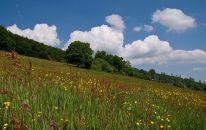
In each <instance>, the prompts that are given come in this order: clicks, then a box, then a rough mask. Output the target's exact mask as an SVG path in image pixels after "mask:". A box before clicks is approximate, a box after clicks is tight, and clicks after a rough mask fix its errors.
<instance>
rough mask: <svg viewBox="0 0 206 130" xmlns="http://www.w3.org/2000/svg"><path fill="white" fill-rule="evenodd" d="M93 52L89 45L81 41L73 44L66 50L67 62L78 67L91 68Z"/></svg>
mask: <svg viewBox="0 0 206 130" xmlns="http://www.w3.org/2000/svg"><path fill="white" fill-rule="evenodd" d="M92 54H93V51H92V49H91V48H90V44H89V43H83V42H80V41H75V42H72V43H71V44H70V45H69V46H68V48H67V50H66V61H67V62H68V63H72V64H76V65H77V66H78V67H80V66H84V67H85V68H88V69H89V68H91V65H92Z"/></svg>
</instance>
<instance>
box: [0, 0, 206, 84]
mask: <svg viewBox="0 0 206 130" xmlns="http://www.w3.org/2000/svg"><path fill="white" fill-rule="evenodd" d="M205 5H206V1H205V0H196V1H192V0H190V1H188V0H181V1H179V0H171V1H168V0H155V1H154V0H138V1H137V0H130V1H119V0H104V1H98V0H88V1H85V0H61V1H57V0H35V1H34V0H2V1H1V5H0V24H1V25H3V26H5V27H11V28H10V29H11V30H12V29H13V30H15V32H14V33H19V32H21V31H22V30H25V29H30V32H31V30H33V29H34V26H35V25H37V24H46V25H47V26H46V27H45V28H44V29H47V28H49V27H51V26H52V25H54V26H55V28H50V31H48V35H47V36H45V37H49V38H50V37H54V38H53V39H50V41H48V44H50V43H52V42H56V44H52V45H54V46H56V47H60V48H63V47H65V44H66V43H67V42H68V41H69V40H70V41H72V40H77V39H78V38H79V40H83V41H84V40H86V41H98V40H97V39H95V37H94V39H91V37H90V35H91V33H92V34H93V32H89V31H91V28H94V27H100V28H102V29H103V28H104V29H106V30H107V29H110V27H111V28H112V29H114V28H115V27H116V23H115V25H112V22H113V21H112V22H111V21H110V22H108V21H106V17H107V16H112V15H113V16H114V15H115V16H119V17H118V18H120V19H118V18H117V17H115V18H117V19H118V20H120V21H121V20H122V21H123V22H124V23H123V24H124V26H125V28H124V29H122V30H121V32H119V31H117V32H116V33H112V34H111V35H114V37H115V35H117V36H116V37H118V36H119V37H120V39H115V40H117V42H115V43H114V44H113V43H112V42H111V45H110V43H105V44H106V45H108V47H111V48H112V46H114V48H115V45H116V46H118V45H120V44H123V47H124V46H125V45H128V44H131V43H132V42H134V41H136V43H135V44H141V43H139V42H137V40H141V41H142V42H144V43H145V42H147V40H144V39H146V38H147V37H148V41H151V40H152V41H154V39H155V38H156V41H157V42H158V43H157V45H156V44H155V45H156V46H159V45H160V47H161V45H163V44H164V43H163V41H166V42H168V43H169V47H171V48H172V49H173V50H184V54H183V53H181V55H184V57H183V60H182V62H183V63H179V62H177V58H174V57H173V58H172V60H167V63H163V64H162V62H163V61H160V60H159V55H158V58H157V57H154V58H156V59H158V60H157V61H155V62H145V59H144V60H143V61H144V62H140V61H139V60H138V61H136V59H135V60H131V57H128V56H127V54H122V53H121V51H120V52H119V51H118V52H117V50H114V49H113V50H108V51H109V52H110V53H114V54H120V55H121V56H123V57H125V58H127V59H128V60H131V61H132V62H134V61H135V62H134V63H133V65H134V66H136V67H137V68H143V69H150V68H154V69H156V70H157V71H158V72H162V71H163V72H167V73H168V74H170V73H173V74H174V75H183V76H192V77H194V78H195V79H197V80H199V79H201V80H204V81H206V74H205V73H206V61H205V62H204V59H205V58H204V56H205V52H206V43H205V41H206V37H205V34H206V15H205V12H206V8H205ZM166 9H170V11H168V12H175V11H176V12H178V11H182V13H183V14H184V16H186V17H187V16H188V17H190V18H192V19H193V20H195V22H194V23H192V22H190V23H191V24H190V23H187V22H186V24H187V25H186V27H185V28H184V29H182V30H181V29H179V30H178V28H175V29H174V26H173V25H177V24H178V23H177V24H175V23H171V24H169V25H168V24H167V23H166V25H165V24H164V18H162V17H163V15H162V14H163V13H164V12H166ZM157 10H159V11H161V15H158V18H159V19H158V20H156V21H155V20H153V16H154V14H155V12H156V11H157ZM180 14H181V13H180ZM167 16H169V15H167ZM115 18H114V17H111V20H116V19H115ZM188 20H190V19H189V18H188ZM177 21H179V22H180V23H181V21H184V19H183V20H181V19H178V17H177ZM117 23H118V22H117ZM14 24H15V25H16V28H15V27H14V26H13V25H14ZM103 24H105V25H107V26H106V27H102V25H103ZM144 25H148V26H151V27H152V28H153V29H152V31H151V30H150V31H148V30H147V29H145V28H144ZM171 26H172V27H173V28H172V30H169V27H171ZM182 26H184V25H182ZM107 27H109V28H107ZM134 27H139V28H141V29H140V31H138V32H137V31H134ZM41 29H42V26H41ZM98 29H99V28H96V30H98ZM170 29H171V28H170ZM17 30H18V31H17ZM77 30H79V31H80V34H81V35H85V37H87V38H86V39H85V38H82V37H81V36H79V35H78V34H75V36H74V37H75V38H74V37H70V34H72V33H73V32H75V31H77ZM82 31H87V32H82ZM36 32H38V31H34V32H32V36H33V37H31V38H34V39H35V38H36V34H34V33H36ZM44 32H47V31H45V30H44ZM50 33H52V34H51V35H50ZM103 33H104V32H103ZM109 33H110V32H109ZM24 34H25V33H21V35H24ZM40 34H41V33H40ZM44 34H45V33H44ZM55 34H57V36H56V37H55ZM28 35H29V34H28V33H26V36H27V37H28ZM76 35H78V36H76ZM105 35H106V34H105ZM121 35H123V42H121V40H122V39H121V37H122V36H121ZM154 35H155V36H156V37H150V36H154ZM29 36H30V35H29ZM92 36H93V35H92ZM157 37H158V39H157ZM88 38H90V39H88ZM103 38H104V37H103ZM112 38H113V37H111V39H112ZM37 40H38V39H37ZM44 40H45V39H44ZM58 40H59V41H58ZM109 41H110V40H109ZM111 41H113V39H112V40H111ZM118 41H120V43H118ZM57 43H58V44H57ZM101 44H104V43H101ZM92 45H93V44H92ZM164 45H165V44H164ZM93 46H95V45H93ZM120 46H121V45H120ZM148 46H149V48H152V47H151V46H150V44H148ZM148 46H147V47H148ZM169 47H168V48H169ZM99 48H100V47H99ZM130 48H133V47H130ZM102 49H103V50H104V48H102ZM195 49H199V50H201V51H202V52H188V51H194V50H195ZM105 50H107V48H105ZM126 50H127V51H129V52H128V53H129V55H130V53H131V52H132V50H131V49H129V47H128V48H127V49H125V48H124V52H125V51H126ZM137 50H139V49H138V48H137ZM150 50H151V52H148V53H137V54H134V55H133V54H132V57H134V56H136V58H139V57H140V56H139V55H141V56H142V57H141V58H145V57H146V58H148V55H149V54H152V52H154V51H158V52H159V50H158V47H156V48H155V49H154V48H152V49H150ZM160 50H162V51H164V50H163V49H160ZM140 51H141V50H140ZM168 51H170V50H168ZM133 53H135V52H134V50H133ZM194 53H195V54H194ZM196 53H198V54H197V56H196ZM202 53H203V54H202ZM143 54H144V56H143ZM156 54H157V53H154V55H156ZM164 54H165V53H161V55H162V56H164ZM193 54H194V55H195V56H194V57H193V58H194V59H192V58H185V57H191V55H192V56H193ZM146 55H147V56H146ZM179 55H180V53H179V51H175V56H179ZM186 55H188V56H186ZM151 56H153V54H152V55H150V56H149V57H151ZM162 56H161V57H162ZM154 58H153V59H154ZM170 58H171V56H170ZM160 59H161V58H160ZM166 59H167V57H166ZM174 59H175V60H174ZM197 59H200V60H197ZM179 60H181V58H180V59H178V61H179ZM190 60H191V61H195V60H197V61H195V62H193V63H190ZM188 62H189V63H188Z"/></svg>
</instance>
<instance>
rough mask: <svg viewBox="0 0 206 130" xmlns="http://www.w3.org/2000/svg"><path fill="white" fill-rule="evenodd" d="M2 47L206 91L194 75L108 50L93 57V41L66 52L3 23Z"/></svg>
mask: <svg viewBox="0 0 206 130" xmlns="http://www.w3.org/2000/svg"><path fill="white" fill-rule="evenodd" d="M0 50H5V51H12V50H14V51H16V52H17V53H19V54H21V55H26V56H31V57H37V58H42V59H49V60H50V59H51V60H55V61H60V62H68V63H72V64H75V65H77V66H78V67H84V68H87V69H90V68H92V69H95V70H98V71H105V72H108V73H117V74H121V75H126V76H132V77H137V78H141V79H145V80H152V81H156V82H161V83H168V84H173V85H174V86H177V87H183V88H191V89H195V90H205V91H206V84H205V83H202V82H201V81H199V82H196V81H195V80H194V79H193V78H182V77H180V76H173V75H168V74H165V73H156V72H155V70H154V69H151V70H149V71H145V70H142V69H137V68H133V67H132V66H131V64H130V62H128V61H125V60H124V59H123V58H122V57H119V56H116V55H111V54H107V53H106V52H105V51H97V52H96V54H95V55H94V56H93V50H92V49H91V48H90V45H89V43H83V42H80V41H75V42H73V43H71V44H70V45H69V46H68V49H67V50H66V51H63V50H61V49H58V48H54V47H51V46H47V45H44V44H43V43H39V42H36V41H34V40H31V39H27V38H24V37H21V36H19V35H15V34H13V33H11V32H9V31H7V30H6V29H5V28H4V27H3V26H0ZM93 57H94V58H93Z"/></svg>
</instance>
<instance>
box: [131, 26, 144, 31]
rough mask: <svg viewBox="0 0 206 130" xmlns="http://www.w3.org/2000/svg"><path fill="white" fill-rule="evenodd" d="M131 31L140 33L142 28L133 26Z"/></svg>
mask: <svg viewBox="0 0 206 130" xmlns="http://www.w3.org/2000/svg"><path fill="white" fill-rule="evenodd" d="M133 30H134V31H135V32H140V31H141V30H142V27H140V26H135V27H134V28H133Z"/></svg>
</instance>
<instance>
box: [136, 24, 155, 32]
mask: <svg viewBox="0 0 206 130" xmlns="http://www.w3.org/2000/svg"><path fill="white" fill-rule="evenodd" d="M133 30H134V31H135V32H140V31H146V32H152V31H153V30H154V27H153V26H151V25H147V24H145V25H144V26H143V27H140V26H135V27H134V28H133Z"/></svg>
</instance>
